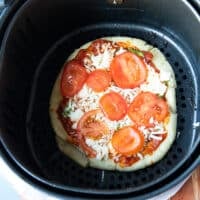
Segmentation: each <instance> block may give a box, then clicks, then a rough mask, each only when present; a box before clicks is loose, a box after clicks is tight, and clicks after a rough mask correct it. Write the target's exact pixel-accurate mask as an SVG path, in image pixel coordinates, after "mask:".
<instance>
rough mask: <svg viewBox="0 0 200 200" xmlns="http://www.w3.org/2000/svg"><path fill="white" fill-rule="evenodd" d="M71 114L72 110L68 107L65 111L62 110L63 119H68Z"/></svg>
mask: <svg viewBox="0 0 200 200" xmlns="http://www.w3.org/2000/svg"><path fill="white" fill-rule="evenodd" d="M71 112H72V108H71V107H70V106H67V107H65V109H64V110H63V113H62V114H63V116H64V117H69V115H70V113H71Z"/></svg>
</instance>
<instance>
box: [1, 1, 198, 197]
mask: <svg viewBox="0 0 200 200" xmlns="http://www.w3.org/2000/svg"><path fill="white" fill-rule="evenodd" d="M77 5H79V6H77ZM183 19H184V21H183ZM188 24H189V25H188ZM188 26H189V28H188ZM198 27H200V19H199V16H198V15H197V13H196V12H195V11H194V9H193V8H192V7H191V6H190V4H189V3H187V2H186V1H181V0H175V1H173V3H172V2H169V1H167V0H162V1H150V2H149V1H141V0H139V1H133V0H127V1H125V2H124V3H123V4H120V5H112V4H109V3H108V2H107V1H105V0H103V1H94V0H85V1H81V0H73V1H65V0H57V1H48V0H43V1H40V0H29V1H27V2H26V3H25V4H24V5H23V6H22V7H21V8H20V9H19V10H18V11H17V12H16V14H15V16H14V18H13V20H12V21H11V23H10V25H9V27H8V29H7V31H6V34H5V37H4V40H3V44H2V48H1V57H0V59H1V60H0V61H1V63H0V65H1V71H0V96H1V98H0V128H1V129H0V131H1V142H2V144H3V146H4V148H5V149H6V151H7V153H8V154H9V155H10V156H11V157H12V159H13V160H14V161H15V163H16V164H17V165H18V166H20V167H21V168H22V169H23V170H25V172H26V173H27V174H29V175H30V176H32V177H34V178H35V179H37V180H39V181H41V182H42V183H44V184H45V185H46V186H48V187H50V188H51V187H52V189H58V191H59V192H61V191H62V192H69V191H70V192H75V193H76V194H78V193H80V194H85V195H88V196H89V195H92V194H93V195H94V194H98V195H110V196H114V195H122V196H123V195H127V194H131V196H135V197H137V196H141V195H144V191H145V192H146V194H149V197H150V196H151V195H152V191H154V194H156V193H159V192H161V190H159V191H155V190H157V188H158V187H160V188H162V187H165V189H166V188H167V186H166V185H169V184H171V185H173V184H172V183H173V181H174V179H175V177H178V176H181V175H183V174H184V171H187V168H189V166H190V165H191V164H192V163H193V162H194V161H195V160H196V159H197V158H199V157H198V154H199V152H198V148H199V145H200V143H199V140H200V134H199V131H200V130H199V127H198V126H195V125H198V123H196V122H198V121H200V114H199V102H200V96H199V94H200V88H199V85H198V83H199V82H200V80H199V79H200V68H199V66H200V65H199V64H200V58H199V44H198V41H199V35H200V30H199V29H198ZM111 35H121V36H131V37H138V38H141V39H144V40H145V41H147V42H148V43H150V44H152V45H153V46H155V47H158V48H159V49H160V50H161V51H162V52H163V53H164V54H165V56H166V57H167V59H168V61H169V62H170V64H171V65H172V67H173V69H174V71H175V75H176V80H177V89H176V94H177V96H176V98H177V109H178V110H177V112H178V124H177V125H178V126H177V137H176V140H175V142H174V144H173V145H172V147H171V149H170V151H169V152H168V154H167V155H166V156H165V157H164V159H162V160H161V161H160V162H158V163H157V164H155V165H152V166H150V167H147V168H145V169H141V170H138V171H135V172H116V171H106V170H98V169H93V168H82V167H80V166H78V165H77V164H76V163H74V162H73V161H71V160H70V159H68V158H67V157H66V156H65V155H63V154H62V153H61V152H60V151H59V150H58V148H57V145H56V142H55V138H54V132H53V130H52V127H51V124H50V119H49V115H48V114H49V112H48V106H49V98H50V94H51V90H52V87H53V84H54V82H55V80H56V77H57V75H58V73H59V71H60V69H61V67H62V65H63V63H64V61H65V59H66V58H67V57H68V56H69V55H70V54H71V53H72V52H73V51H74V49H76V48H78V47H79V46H81V45H82V44H84V43H86V42H88V41H90V40H93V39H96V38H99V37H103V36H111ZM191 170H192V169H191ZM191 170H190V171H187V174H185V175H184V176H183V177H186V176H187V175H188V174H189V172H191ZM174 184H175V182H174Z"/></svg>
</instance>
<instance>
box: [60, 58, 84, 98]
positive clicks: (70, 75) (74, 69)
mask: <svg viewBox="0 0 200 200" xmlns="http://www.w3.org/2000/svg"><path fill="white" fill-rule="evenodd" d="M86 78H87V72H86V70H85V68H84V67H83V66H82V65H81V64H80V63H78V62H77V61H75V60H72V61H70V62H68V63H66V64H65V66H64V70H63V73H62V77H61V85H60V87H61V93H62V96H63V97H73V96H74V95H75V94H76V93H78V92H79V91H80V89H81V88H82V86H83V84H84V83H85V80H86Z"/></svg>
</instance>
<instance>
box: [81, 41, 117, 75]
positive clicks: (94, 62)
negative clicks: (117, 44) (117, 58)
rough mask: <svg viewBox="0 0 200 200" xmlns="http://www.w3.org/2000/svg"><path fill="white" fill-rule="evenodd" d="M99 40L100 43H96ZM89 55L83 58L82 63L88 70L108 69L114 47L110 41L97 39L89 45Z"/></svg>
mask: <svg viewBox="0 0 200 200" xmlns="http://www.w3.org/2000/svg"><path fill="white" fill-rule="evenodd" d="M98 42H100V43H98ZM88 51H89V52H91V51H92V52H93V53H90V54H89V57H87V58H85V59H84V65H85V67H86V69H87V71H88V72H91V71H94V70H95V69H108V68H109V66H110V63H111V61H112V59H113V57H114V53H115V51H116V49H115V48H114V47H113V44H112V43H111V42H105V41H104V40H97V41H95V42H94V43H92V45H91V46H90V47H89V50H88Z"/></svg>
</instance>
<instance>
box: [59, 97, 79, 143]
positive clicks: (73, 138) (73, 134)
mask: <svg viewBox="0 0 200 200" xmlns="http://www.w3.org/2000/svg"><path fill="white" fill-rule="evenodd" d="M67 102H68V99H67V98H63V100H62V101H61V102H60V105H59V106H58V109H57V115H58V118H59V120H60V122H61V123H62V126H63V128H64V129H65V131H66V133H67V134H68V136H69V140H70V142H71V143H73V144H76V145H78V135H77V131H76V130H75V129H73V128H72V124H73V123H72V121H71V120H70V118H69V117H64V116H63V110H64V108H65V106H66V104H67ZM66 138H67V137H66Z"/></svg>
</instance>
